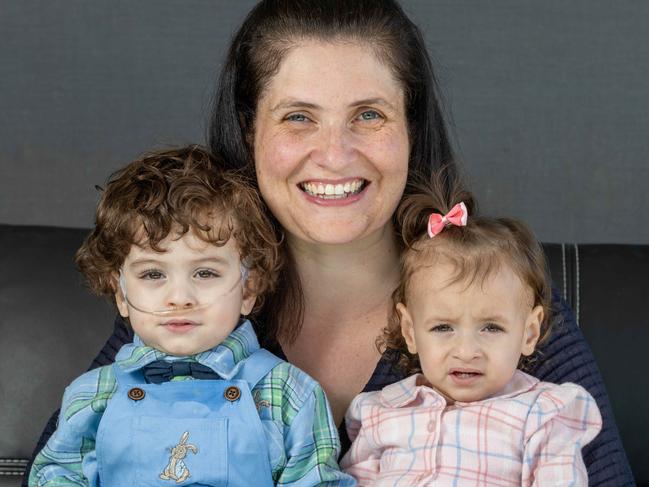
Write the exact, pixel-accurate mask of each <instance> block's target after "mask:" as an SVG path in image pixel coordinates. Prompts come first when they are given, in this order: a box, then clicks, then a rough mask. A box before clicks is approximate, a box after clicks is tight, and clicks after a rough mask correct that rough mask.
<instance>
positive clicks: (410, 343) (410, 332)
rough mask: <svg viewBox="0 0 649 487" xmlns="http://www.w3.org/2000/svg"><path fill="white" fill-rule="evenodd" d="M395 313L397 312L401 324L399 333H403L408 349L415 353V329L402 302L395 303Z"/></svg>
mask: <svg viewBox="0 0 649 487" xmlns="http://www.w3.org/2000/svg"><path fill="white" fill-rule="evenodd" d="M397 313H399V323H400V325H401V334H402V335H403V338H404V340H405V341H406V345H407V347H408V351H409V352H410V353H412V354H415V353H417V343H416V342H415V329H414V326H413V322H412V317H411V316H410V313H409V312H408V308H406V305H405V304H403V303H398V304H397Z"/></svg>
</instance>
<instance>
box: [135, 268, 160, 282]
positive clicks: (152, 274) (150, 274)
mask: <svg viewBox="0 0 649 487" xmlns="http://www.w3.org/2000/svg"><path fill="white" fill-rule="evenodd" d="M162 278H164V274H163V273H162V272H160V271H156V270H149V271H144V272H142V273H140V279H148V280H151V281H157V280H158V279H162Z"/></svg>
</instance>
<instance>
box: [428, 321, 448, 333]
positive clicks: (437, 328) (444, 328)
mask: <svg viewBox="0 0 649 487" xmlns="http://www.w3.org/2000/svg"><path fill="white" fill-rule="evenodd" d="M430 331H433V332H436V333H446V332H449V331H453V328H452V327H451V325H447V324H446V323H442V324H441V325H435V326H433V327H432V328H431V329H430Z"/></svg>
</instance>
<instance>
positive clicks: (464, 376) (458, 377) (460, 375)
mask: <svg viewBox="0 0 649 487" xmlns="http://www.w3.org/2000/svg"><path fill="white" fill-rule="evenodd" d="M449 375H450V376H451V379H452V380H453V382H455V383H456V384H462V385H467V384H470V383H472V382H474V381H476V380H478V379H479V378H480V377H482V376H483V375H484V374H483V373H482V372H480V371H478V370H463V369H454V370H451V371H450V372H449Z"/></svg>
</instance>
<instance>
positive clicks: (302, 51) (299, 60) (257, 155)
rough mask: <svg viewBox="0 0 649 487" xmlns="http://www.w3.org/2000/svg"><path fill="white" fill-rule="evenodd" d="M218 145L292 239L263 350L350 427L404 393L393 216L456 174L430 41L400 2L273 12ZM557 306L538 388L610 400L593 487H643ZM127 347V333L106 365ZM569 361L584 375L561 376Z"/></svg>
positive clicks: (286, 1) (323, 0) (247, 36)
mask: <svg viewBox="0 0 649 487" xmlns="http://www.w3.org/2000/svg"><path fill="white" fill-rule="evenodd" d="M210 144H211V146H212V147H213V148H214V149H215V151H217V152H219V153H221V154H222V155H223V156H224V158H225V160H226V161H229V162H231V163H232V167H233V168H237V169H240V170H242V171H244V172H247V173H248V174H249V175H250V176H251V177H253V178H255V180H256V182H257V184H258V186H259V190H260V192H261V195H262V196H263V198H264V200H265V201H266V203H267V205H268V207H269V208H270V210H271V212H272V214H273V215H274V216H275V218H276V220H277V221H276V223H277V228H278V231H279V232H282V233H283V236H284V247H285V249H284V250H285V251H286V252H287V255H288V257H289V262H290V265H289V267H288V269H287V270H286V272H285V274H284V276H283V283H282V285H280V286H279V290H278V291H277V293H276V294H275V295H274V296H273V297H272V298H271V299H269V300H268V301H267V303H266V307H265V310H264V314H263V318H262V319H261V320H260V323H259V327H258V328H259V330H258V331H259V335H260V337H262V339H263V340H265V343H264V345H265V346H267V347H269V348H271V350H274V351H276V352H278V353H279V354H283V355H284V356H285V357H286V358H287V359H288V360H289V361H291V362H292V363H294V364H295V365H297V366H298V367H300V368H302V369H303V370H305V371H306V372H307V373H309V374H310V375H312V376H313V377H315V378H316V380H318V381H319V382H320V384H321V385H322V386H323V387H324V389H325V391H326V392H327V396H328V398H329V400H330V402H331V405H332V410H333V412H334V416H335V419H336V421H337V422H338V423H340V422H341V421H342V417H343V415H344V412H345V410H346V408H347V406H348V405H349V404H350V402H351V400H352V398H353V397H354V396H355V395H356V394H358V393H359V392H361V391H363V390H365V391H368V390H375V389H379V388H381V387H383V386H384V385H386V384H388V383H392V382H394V381H396V380H398V379H400V378H401V377H400V376H398V375H397V374H396V373H394V372H393V371H392V369H391V367H390V365H391V356H390V353H389V352H388V353H385V354H383V356H381V354H379V352H378V351H377V350H376V347H375V345H374V344H375V341H376V337H377V336H378V335H379V334H380V332H381V330H382V328H383V327H384V326H385V325H386V324H387V313H388V309H389V307H390V304H391V299H390V296H391V293H392V291H393V289H394V288H395V286H396V284H397V280H398V259H399V251H400V243H399V236H398V235H397V234H396V232H395V229H394V226H393V224H392V217H393V214H394V210H395V208H396V207H397V205H398V203H399V201H400V199H401V196H402V195H403V194H404V192H406V193H407V192H408V191H409V184H408V183H409V182H410V181H414V180H415V179H417V178H420V177H424V178H425V177H427V176H428V175H430V173H431V171H432V170H433V169H434V168H438V167H440V166H442V165H449V164H452V163H453V157H452V151H451V147H450V144H449V141H448V137H447V133H446V129H445V125H444V120H443V117H442V113H441V109H440V101H439V94H438V88H437V84H436V82H435V79H434V76H433V73H432V69H431V65H430V61H429V59H428V56H427V53H426V50H425V46H424V42H423V40H422V37H421V35H420V33H419V31H418V30H417V28H416V27H415V26H414V25H413V24H412V23H411V21H410V20H409V19H408V18H407V17H406V16H405V14H404V13H403V12H402V10H401V9H400V7H399V6H398V5H397V4H396V3H394V2H393V1H392V0H381V1H378V0H356V1H351V0H265V1H262V2H261V3H260V4H259V5H257V6H256V7H255V8H254V9H253V10H252V11H251V13H250V14H249V16H248V17H247V19H246V20H245V21H244V24H243V25H242V27H241V28H240V30H239V32H238V34H237V36H236V37H235V39H234V40H233V43H232V45H231V47H230V51H229V54H228V58H227V62H226V65H225V67H224V70H223V73H222V76H221V79H220V83H219V87H218V91H217V96H216V102H215V106H214V111H213V115H212V124H211V131H210ZM450 167H451V173H453V171H452V169H453V167H454V166H450ZM556 305H557V307H558V308H560V311H561V312H563V313H565V314H566V316H565V325H564V326H563V327H561V328H560V330H558V331H557V333H556V334H555V336H554V338H553V340H552V341H551V342H550V343H549V344H548V346H547V347H546V350H545V359H544V361H543V362H542V363H540V364H539V365H538V367H537V370H536V371H535V374H536V375H537V376H538V377H539V378H541V379H543V380H548V381H554V382H567V381H572V382H577V383H580V384H581V385H583V386H584V387H586V388H587V389H588V390H589V391H590V392H591V394H593V395H594V396H595V398H596V399H597V401H598V404H599V406H600V409H601V410H602V415H603V417H604V422H605V426H604V430H603V431H602V433H601V434H600V436H599V437H598V438H597V439H596V440H595V441H594V442H593V443H591V444H590V445H588V447H587V448H585V449H584V459H585V463H586V465H587V467H588V469H589V476H590V482H591V484H592V485H604V484H605V485H608V486H610V485H628V484H632V482H633V481H632V477H631V474H630V470H629V467H628V463H627V461H626V457H625V455H624V451H623V449H622V446H621V443H620V440H619V437H618V435H617V430H616V428H615V424H614V420H613V417H612V413H611V410H610V405H609V403H608V399H607V397H606V393H605V391H604V388H603V384H602V381H601V377H600V376H599V372H598V371H597V367H596V365H595V364H594V361H593V357H592V355H591V353H590V351H589V349H588V347H587V345H586V344H585V342H584V340H583V337H582V336H581V334H580V332H579V331H578V330H577V328H576V326H575V322H574V318H573V317H572V315H570V313H569V311H568V310H567V309H566V306H565V305H564V304H563V303H560V302H557V303H556ZM125 340H128V336H127V333H126V330H125V328H124V325H123V324H122V323H117V325H116V332H115V335H114V336H113V337H111V339H110V340H109V342H108V344H107V345H106V347H105V348H104V350H103V351H102V354H100V356H99V357H98V358H97V360H96V361H95V363H96V364H97V365H99V364H103V363H106V362H108V361H112V358H113V355H114V352H115V350H116V349H117V348H119V346H120V345H121V344H122V343H123V342H124V341H125ZM568 350H569V352H568ZM566 353H572V354H573V356H574V360H573V361H572V365H573V366H572V367H568V368H569V369H570V370H566V369H555V368H554V366H553V363H554V362H553V357H556V356H558V355H559V354H561V356H562V360H561V362H564V359H565V354H566ZM341 432H344V428H341ZM46 435H47V432H46V434H45V436H44V438H42V439H41V442H43V441H44V440H45V439H46Z"/></svg>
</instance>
